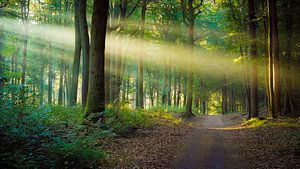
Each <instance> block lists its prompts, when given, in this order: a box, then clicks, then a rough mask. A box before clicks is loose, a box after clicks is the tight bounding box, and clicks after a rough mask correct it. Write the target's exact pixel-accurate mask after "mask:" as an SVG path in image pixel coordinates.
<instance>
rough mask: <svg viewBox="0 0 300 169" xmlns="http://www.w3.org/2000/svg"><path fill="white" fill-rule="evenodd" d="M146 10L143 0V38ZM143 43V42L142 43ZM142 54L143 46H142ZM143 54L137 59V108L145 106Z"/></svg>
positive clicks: (142, 35)
mask: <svg viewBox="0 0 300 169" xmlns="http://www.w3.org/2000/svg"><path fill="white" fill-rule="evenodd" d="M146 10H147V0H143V1H142V14H141V37H140V38H141V40H143V39H144V33H145V19H146ZM141 45H143V44H141ZM140 50H141V54H142V50H143V47H141V49H140ZM142 57H143V56H141V55H140V56H138V59H137V82H136V89H137V90H136V108H141V109H143V108H144V105H143V103H144V101H143V99H144V95H143V93H144V92H143V58H142Z"/></svg>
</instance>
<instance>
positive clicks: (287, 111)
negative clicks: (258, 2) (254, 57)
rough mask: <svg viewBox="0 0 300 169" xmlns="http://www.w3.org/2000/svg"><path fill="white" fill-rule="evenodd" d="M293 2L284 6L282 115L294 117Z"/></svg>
mask: <svg viewBox="0 0 300 169" xmlns="http://www.w3.org/2000/svg"><path fill="white" fill-rule="evenodd" d="M292 1H293V0H286V1H285V4H284V6H285V7H284V12H285V30H286V33H287V37H288V38H286V42H285V45H286V46H285V50H286V56H285V65H286V66H285V98H284V100H285V102H284V115H288V116H293V117H295V116H296V114H295V110H294V109H295V105H294V96H293V88H292V77H291V75H292V71H291V65H292V43H293V42H292V41H293V15H292V14H291V12H290V11H293V9H294V7H293V5H292V4H294V3H292Z"/></svg>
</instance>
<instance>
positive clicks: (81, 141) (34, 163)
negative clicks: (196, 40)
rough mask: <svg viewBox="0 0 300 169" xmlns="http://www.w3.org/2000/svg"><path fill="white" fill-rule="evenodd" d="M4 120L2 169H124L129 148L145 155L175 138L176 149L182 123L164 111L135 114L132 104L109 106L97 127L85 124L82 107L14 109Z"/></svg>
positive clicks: (0, 124) (1, 123) (0, 126)
mask: <svg viewBox="0 0 300 169" xmlns="http://www.w3.org/2000/svg"><path fill="white" fill-rule="evenodd" d="M1 109H2V108H1ZM0 116H1V117H0V137H1V141H0V153H1V155H0V166H1V167H4V168H96V167H98V166H103V165H105V166H119V165H120V163H119V161H120V160H121V161H122V159H125V158H123V156H124V155H125V154H126V153H125V154H124V153H123V152H120V150H124V149H123V146H125V147H126V146H127V147H128V148H129V149H130V148H131V147H132V149H130V151H129V152H131V151H134V149H135V148H137V150H136V152H138V151H141V153H138V154H143V153H142V151H146V150H145V149H144V148H145V147H147V146H145V145H150V144H151V141H152V143H154V141H158V140H160V141H161V142H160V143H161V146H163V147H164V145H163V142H165V141H166V139H169V141H170V142H169V143H168V144H169V145H172V144H171V141H173V138H172V139H170V138H169V136H170V134H171V135H172V133H173V135H177V134H176V133H177V132H178V131H177V129H178V128H179V127H178V126H177V125H180V123H181V119H177V118H174V117H173V116H172V115H170V114H169V113H166V112H164V111H157V112H147V111H144V110H132V109H129V108H128V107H127V106H126V105H118V106H111V105H108V107H107V109H106V111H104V112H102V113H101V114H100V116H99V117H100V120H99V121H98V122H97V123H91V122H90V121H89V120H88V119H85V118H84V111H83V109H82V108H81V107H73V108H66V107H59V106H43V107H40V108H39V107H32V106H27V107H26V110H25V108H24V107H22V108H21V109H20V108H19V107H13V106H11V107H9V108H3V109H2V110H1V112H0ZM175 127H177V129H176V128H175ZM168 130H171V131H168ZM183 133H184V132H183ZM183 133H181V134H183ZM181 134H179V135H181ZM158 137H159V138H160V139H157V138H158ZM143 138H146V139H143ZM147 138H151V139H150V140H147ZM156 139H157V140H156ZM133 140H134V141H133ZM139 140H140V142H139ZM146 140H147V141H146ZM131 141H133V142H131ZM145 141H146V142H145ZM115 143H124V144H115ZM126 143H127V144H126ZM137 145H140V146H142V149H143V150H138V148H139V147H136V146H137ZM155 145H157V143H155V144H153V145H152V146H155ZM165 148H168V145H166V146H165ZM149 149H151V147H149ZM152 150H153V149H152ZM165 153H166V154H167V152H165ZM130 154H133V153H130ZM146 154H148V153H146ZM127 157H128V158H131V156H127ZM133 161H134V160H133Z"/></svg>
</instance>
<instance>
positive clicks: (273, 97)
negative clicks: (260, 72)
mask: <svg viewBox="0 0 300 169" xmlns="http://www.w3.org/2000/svg"><path fill="white" fill-rule="evenodd" d="M276 2H277V1H276V0H268V9H269V85H270V86H269V87H270V107H269V113H270V116H271V117H273V118H276V117H277V115H278V114H279V112H280V108H281V106H280V105H281V104H280V102H281V100H280V92H281V91H280V70H279V68H280V67H279V38H278V21H277V7H276Z"/></svg>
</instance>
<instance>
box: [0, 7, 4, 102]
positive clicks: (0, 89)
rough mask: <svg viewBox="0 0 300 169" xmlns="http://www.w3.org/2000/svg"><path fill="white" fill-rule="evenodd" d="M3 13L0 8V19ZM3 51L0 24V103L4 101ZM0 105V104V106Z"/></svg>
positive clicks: (2, 36)
mask: <svg viewBox="0 0 300 169" xmlns="http://www.w3.org/2000/svg"><path fill="white" fill-rule="evenodd" d="M2 15H3V11H2V9H1V8H0V17H2ZM3 49H4V31H3V24H2V23H0V102H1V103H3V99H4V81H5V79H4V56H3V52H2V51H3ZM1 103H0V104H1Z"/></svg>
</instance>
